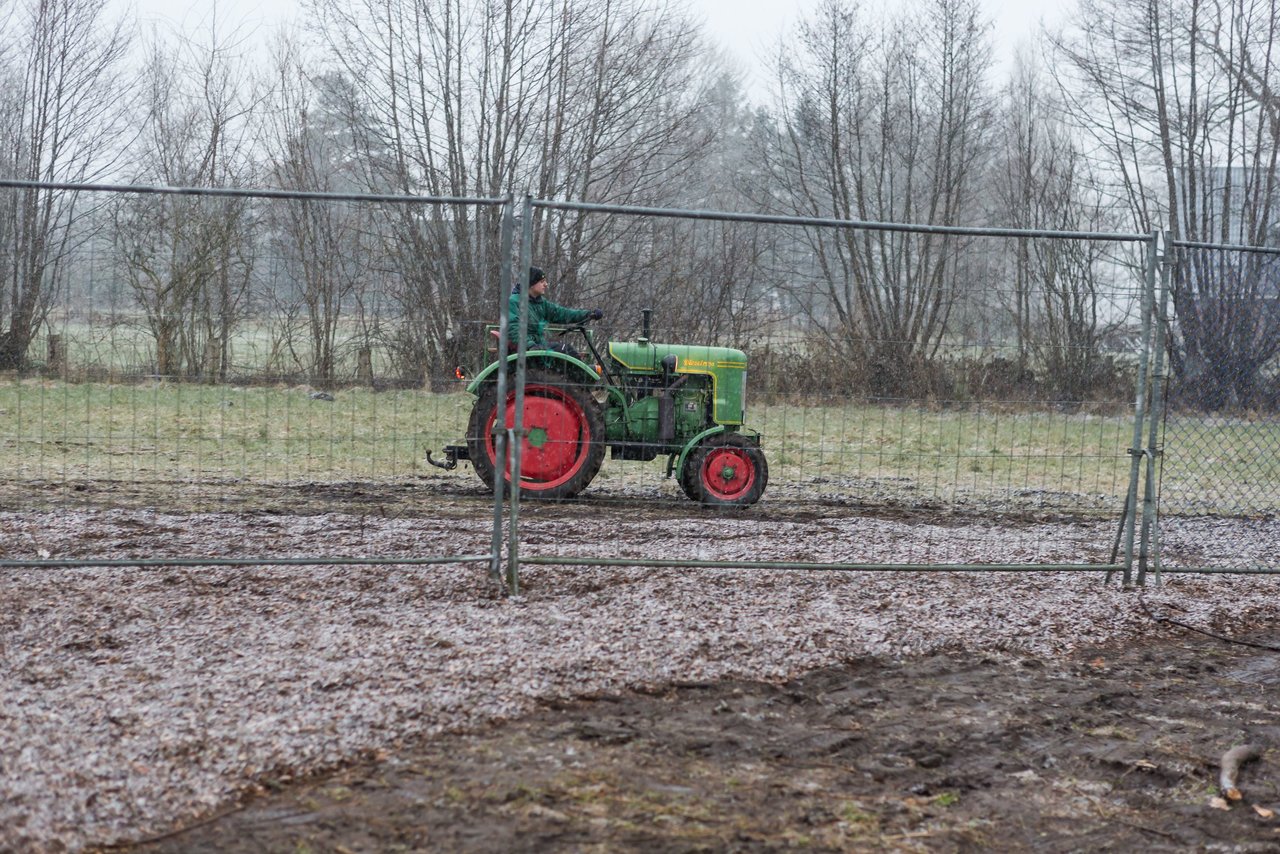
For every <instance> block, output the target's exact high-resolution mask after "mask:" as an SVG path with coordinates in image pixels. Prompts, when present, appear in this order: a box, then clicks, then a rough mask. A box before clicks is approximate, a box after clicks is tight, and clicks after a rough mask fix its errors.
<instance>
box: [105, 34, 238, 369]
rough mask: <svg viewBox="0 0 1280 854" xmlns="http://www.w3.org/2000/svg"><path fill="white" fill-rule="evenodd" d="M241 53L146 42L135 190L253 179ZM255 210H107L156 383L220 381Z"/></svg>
mask: <svg viewBox="0 0 1280 854" xmlns="http://www.w3.org/2000/svg"><path fill="white" fill-rule="evenodd" d="M242 51H243V45H242V44H241V43H239V42H238V41H237V40H236V38H235V37H234V36H233V37H231V38H230V39H228V40H227V41H226V42H220V36H219V35H218V34H217V32H216V29H215V31H214V33H213V35H212V37H211V41H210V43H208V44H200V43H198V42H196V41H194V40H192V39H187V38H180V39H179V40H178V43H177V46H176V47H170V46H169V45H167V44H166V43H164V42H162V41H161V40H160V39H158V38H157V39H155V40H154V41H153V43H152V45H151V50H150V56H149V61H148V63H147V68H146V72H145V80H146V82H147V90H146V91H147V94H148V97H149V102H148V111H147V113H146V121H145V124H144V126H143V135H142V137H141V140H140V142H141V151H140V153H139V156H138V162H139V166H138V169H137V171H136V172H135V174H134V178H135V180H136V181H138V182H139V183H143V184H147V183H160V184H167V185H170V186H176V187H236V186H249V185H251V184H252V183H253V172H252V152H251V150H250V147H249V146H250V141H251V137H250V133H249V132H250V129H251V126H250V118H251V114H252V112H253V110H254V108H255V104H256V95H255V93H254V90H253V84H252V81H247V80H246V79H245V77H246V75H245V72H244V70H243V60H244V55H243V52H242ZM252 221H253V209H252V206H251V204H250V203H249V201H248V200H246V199H243V198H221V197H213V198H211V197H205V198H189V197H186V196H147V195H143V196H136V197H127V198H125V199H123V200H122V201H121V202H120V203H119V204H118V206H117V209H116V239H117V242H118V245H119V249H120V258H121V263H122V265H123V268H124V271H125V273H126V275H127V278H128V280H129V283H130V285H131V286H132V288H133V291H134V295H135V298H136V299H137V301H138V304H139V306H140V307H141V308H142V309H143V311H144V313H145V316H146V321H147V326H148V329H149V331H150V332H151V335H152V336H153V338H154V339H155V342H156V371H157V372H158V373H160V374H162V375H165V376H207V377H211V378H213V377H218V378H222V377H225V373H226V370H227V366H228V361H229V347H230V340H231V335H232V333H233V331H234V329H235V327H236V325H237V323H238V321H239V320H240V316H241V313H242V309H243V306H244V303H245V300H246V296H247V293H248V285H249V280H250V276H251V273H252V270H253V264H254V260H255V258H254V251H253V242H252V234H251V231H252Z"/></svg>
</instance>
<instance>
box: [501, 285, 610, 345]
mask: <svg viewBox="0 0 1280 854" xmlns="http://www.w3.org/2000/svg"><path fill="white" fill-rule="evenodd" d="M590 315H591V312H590V311H588V310H587V309H579V308H565V307H564V306H562V305H559V304H558V303H554V302H552V301H551V300H549V299H547V298H546V297H529V333H528V336H527V337H526V338H525V345H524V347H525V349H526V350H545V349H546V347H547V326H548V324H552V323H577V322H578V321H579V320H586V319H587V318H588V317H589V316H590ZM507 340H509V341H510V342H511V344H512V346H519V343H520V290H519V289H518V288H517V289H516V290H514V291H512V292H511V297H510V298H509V299H508V300H507Z"/></svg>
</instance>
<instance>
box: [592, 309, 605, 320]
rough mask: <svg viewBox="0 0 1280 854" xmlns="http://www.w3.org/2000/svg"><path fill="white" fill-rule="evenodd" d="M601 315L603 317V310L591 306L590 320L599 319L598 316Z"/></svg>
mask: <svg viewBox="0 0 1280 854" xmlns="http://www.w3.org/2000/svg"><path fill="white" fill-rule="evenodd" d="M602 317H604V312H603V311H601V310H600V309H598V308H593V309H591V319H592V320H599V319H600V318H602Z"/></svg>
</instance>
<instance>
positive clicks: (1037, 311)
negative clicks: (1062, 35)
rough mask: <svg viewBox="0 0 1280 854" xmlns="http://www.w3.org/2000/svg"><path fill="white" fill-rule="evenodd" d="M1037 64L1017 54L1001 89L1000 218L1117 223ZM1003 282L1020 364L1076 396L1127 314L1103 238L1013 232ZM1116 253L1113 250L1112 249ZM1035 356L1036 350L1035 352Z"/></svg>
mask: <svg viewBox="0 0 1280 854" xmlns="http://www.w3.org/2000/svg"><path fill="white" fill-rule="evenodd" d="M1048 84H1049V81H1048V80H1047V79H1045V78H1044V77H1043V76H1042V75H1041V74H1040V72H1039V66H1038V64H1036V63H1034V62H1033V61H1031V60H1030V58H1029V57H1027V56H1025V55H1024V56H1021V57H1019V59H1018V61H1017V62H1016V63H1015V66H1014V72H1013V75H1012V77H1011V79H1010V81H1009V84H1008V86H1007V88H1006V91H1005V98H1004V109H1003V115H1002V121H1001V131H1000V138H1001V143H1002V145H1001V151H1000V157H999V159H998V161H997V163H998V167H997V169H996V170H994V172H993V178H994V180H993V181H992V191H993V194H992V200H993V202H994V203H995V204H996V206H997V208H998V210H999V212H1000V224H1002V225H1008V226H1011V227H1014V228H1027V229H1055V230H1060V231H1108V230H1115V226H1116V224H1115V219H1116V213H1115V205H1113V204H1112V203H1111V202H1110V200H1109V199H1108V198H1107V195H1106V193H1105V192H1104V190H1103V188H1102V182H1101V180H1100V179H1099V178H1098V177H1097V176H1096V175H1095V174H1094V169H1093V164H1092V163H1091V162H1090V161H1089V159H1088V158H1087V157H1086V156H1085V154H1084V152H1083V151H1082V150H1081V148H1080V146H1079V144H1078V143H1077V141H1076V139H1075V138H1074V137H1073V135H1072V134H1071V133H1070V130H1069V128H1067V127H1066V126H1065V125H1064V124H1063V122H1062V119H1061V116H1062V113H1063V111H1062V108H1061V104H1060V102H1059V100H1058V98H1057V97H1056V91H1055V90H1052V89H1050V87H1049V85H1048ZM1003 245H1004V246H1005V247H1007V249H1008V250H1009V254H1010V256H1011V257H1010V264H1009V266H1010V268H1011V275H1010V276H1009V282H1010V286H1009V288H1008V290H1007V291H1002V292H1001V293H1000V294H999V296H1000V297H1001V300H1002V302H1003V308H1004V310H1005V311H1007V313H1008V316H1009V318H1010V320H1011V321H1012V326H1013V329H1014V333H1015V336H1016V341H1017V353H1018V360H1017V370H1018V374H1019V375H1020V376H1026V375H1028V374H1029V373H1030V372H1031V371H1033V370H1034V371H1038V372H1041V373H1042V374H1043V377H1044V379H1043V383H1042V384H1043V385H1044V386H1045V387H1047V388H1048V389H1050V390H1051V391H1053V392H1054V393H1055V394H1056V395H1058V396H1059V397H1062V398H1066V399H1071V400H1081V399H1084V398H1086V397H1087V396H1088V395H1089V393H1090V392H1091V391H1092V389H1093V388H1094V386H1095V385H1096V384H1097V383H1099V382H1100V381H1102V380H1103V379H1104V378H1105V377H1104V370H1103V368H1104V359H1103V355H1102V352H1101V343H1102V340H1103V339H1104V338H1105V337H1106V335H1107V334H1108V333H1109V332H1111V331H1113V330H1114V329H1115V328H1116V327H1117V326H1118V325H1119V324H1121V323H1122V322H1123V321H1124V320H1125V311H1124V309H1126V308H1128V306H1126V305H1121V304H1119V301H1118V300H1116V299H1115V295H1114V292H1113V291H1112V290H1110V285H1111V283H1110V281H1109V279H1108V276H1107V271H1109V270H1112V269H1114V267H1115V259H1114V258H1113V257H1111V256H1109V255H1108V247H1107V245H1106V244H1103V243H1097V242H1088V241H1078V240H1060V239H1059V240H1049V239H1032V238H1025V237H1021V238H1017V239H1016V240H1014V241H1011V242H1008V243H1005V244H1003ZM1112 254H1114V253H1112ZM1033 357H1034V358H1033Z"/></svg>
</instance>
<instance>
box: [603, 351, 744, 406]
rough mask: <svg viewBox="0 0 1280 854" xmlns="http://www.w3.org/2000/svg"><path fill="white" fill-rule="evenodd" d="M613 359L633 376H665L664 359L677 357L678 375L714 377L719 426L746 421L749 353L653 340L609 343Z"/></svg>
mask: <svg viewBox="0 0 1280 854" xmlns="http://www.w3.org/2000/svg"><path fill="white" fill-rule="evenodd" d="M609 356H610V357H611V358H612V359H613V360H614V361H615V362H617V363H618V364H619V365H621V366H622V367H624V368H626V369H627V370H628V371H631V372H633V373H651V374H660V373H662V360H663V359H665V358H666V357H667V356H675V357H676V369H675V373H676V374H677V375H681V374H684V375H697V376H707V377H710V378H711V389H712V413H711V415H712V418H713V419H714V420H715V422H716V423H717V424H725V425H736V424H741V423H742V422H743V416H744V413H745V411H746V387H747V354H746V353H744V352H742V351H741V350H735V349H733V348H732V347H702V346H697V345H691V344H655V343H654V342H652V341H643V340H642V341H618V342H612V343H610V344H609Z"/></svg>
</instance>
